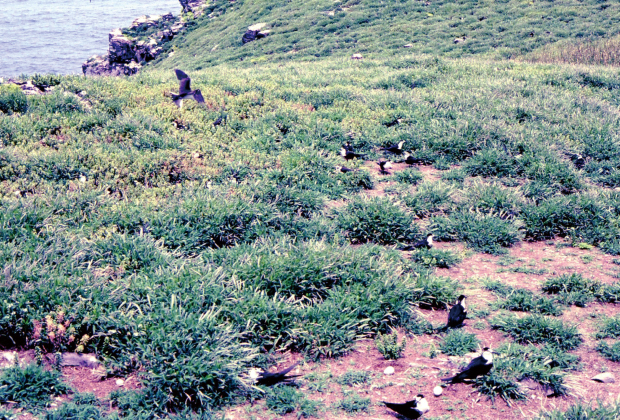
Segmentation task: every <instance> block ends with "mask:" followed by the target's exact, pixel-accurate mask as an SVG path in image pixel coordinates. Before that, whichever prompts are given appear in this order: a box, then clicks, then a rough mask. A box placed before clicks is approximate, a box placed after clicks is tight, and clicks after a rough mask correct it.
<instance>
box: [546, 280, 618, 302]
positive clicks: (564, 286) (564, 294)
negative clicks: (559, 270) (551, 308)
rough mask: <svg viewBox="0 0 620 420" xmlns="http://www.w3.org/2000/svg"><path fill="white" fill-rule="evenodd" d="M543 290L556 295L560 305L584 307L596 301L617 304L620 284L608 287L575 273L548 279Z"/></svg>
mask: <svg viewBox="0 0 620 420" xmlns="http://www.w3.org/2000/svg"><path fill="white" fill-rule="evenodd" d="M542 290H543V291H544V292H547V293H550V294H554V295H556V299H557V300H558V301H559V302H560V303H563V304H565V305H576V306H580V307H584V306H586V305H587V304H588V303H590V302H592V301H594V300H598V301H599V302H607V303H614V302H617V301H618V292H619V291H620V283H616V284H614V285H606V284H603V283H600V282H598V281H596V280H590V279H585V278H583V276H582V275H581V274H578V273H573V274H563V275H561V276H559V277H553V278H550V279H547V280H546V281H545V283H544V284H543V287H542Z"/></svg>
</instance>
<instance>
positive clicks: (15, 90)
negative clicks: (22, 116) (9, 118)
mask: <svg viewBox="0 0 620 420" xmlns="http://www.w3.org/2000/svg"><path fill="white" fill-rule="evenodd" d="M27 110H28V99H27V98H26V95H25V94H24V92H22V90H21V89H20V88H19V87H18V86H14V85H2V86H0V112H4V113H5V114H12V113H14V112H19V113H23V112H26V111H27Z"/></svg>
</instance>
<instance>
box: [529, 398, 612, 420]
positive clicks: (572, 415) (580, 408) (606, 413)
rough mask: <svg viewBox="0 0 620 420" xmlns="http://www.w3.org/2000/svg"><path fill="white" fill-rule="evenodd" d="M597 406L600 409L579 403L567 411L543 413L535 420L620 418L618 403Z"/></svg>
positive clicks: (600, 419)
mask: <svg viewBox="0 0 620 420" xmlns="http://www.w3.org/2000/svg"><path fill="white" fill-rule="evenodd" d="M597 404H598V407H594V406H593V405H591V404H586V403H577V404H574V405H571V406H570V407H568V409H566V410H565V411H562V410H553V411H547V412H545V413H542V414H541V415H540V416H539V417H536V419H535V420H586V419H588V420H590V419H591V420H607V419H610V420H611V419H617V418H620V405H618V404H617V403H615V404H609V405H604V404H603V403H601V402H599V403H597Z"/></svg>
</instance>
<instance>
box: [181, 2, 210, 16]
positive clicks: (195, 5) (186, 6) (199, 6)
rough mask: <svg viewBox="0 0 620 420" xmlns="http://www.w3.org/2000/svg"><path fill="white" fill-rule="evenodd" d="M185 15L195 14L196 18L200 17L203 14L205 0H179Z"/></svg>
mask: <svg viewBox="0 0 620 420" xmlns="http://www.w3.org/2000/svg"><path fill="white" fill-rule="evenodd" d="M179 2H180V3H181V7H182V8H183V13H190V12H191V13H193V14H194V16H200V15H202V13H203V9H204V5H205V2H206V1H205V0H179Z"/></svg>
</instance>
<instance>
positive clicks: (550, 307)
mask: <svg viewBox="0 0 620 420" xmlns="http://www.w3.org/2000/svg"><path fill="white" fill-rule="evenodd" d="M485 288H486V289H487V290H490V291H492V292H494V293H495V294H496V295H498V296H500V297H501V298H502V299H500V300H499V301H497V302H496V303H495V304H494V306H496V307H497V308H500V309H506V310H509V311H522V312H534V313H538V314H542V315H553V316H560V315H562V308H561V307H560V306H558V304H557V302H556V300H555V299H552V298H548V297H546V296H540V295H537V294H536V293H534V292H532V291H530V290H527V289H519V288H514V287H510V286H507V285H504V284H502V283H500V282H498V281H493V282H488V283H487V284H486V285H485Z"/></svg>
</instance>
